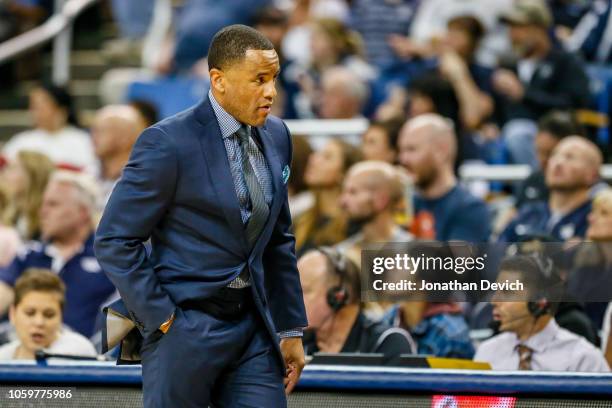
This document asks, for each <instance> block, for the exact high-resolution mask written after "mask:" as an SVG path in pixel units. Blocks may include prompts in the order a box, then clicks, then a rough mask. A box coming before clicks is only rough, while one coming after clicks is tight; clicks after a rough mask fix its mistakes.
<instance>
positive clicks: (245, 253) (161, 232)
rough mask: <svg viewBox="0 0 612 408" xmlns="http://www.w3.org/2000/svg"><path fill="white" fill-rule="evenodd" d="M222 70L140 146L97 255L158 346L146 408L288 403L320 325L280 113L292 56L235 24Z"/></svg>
mask: <svg viewBox="0 0 612 408" xmlns="http://www.w3.org/2000/svg"><path fill="white" fill-rule="evenodd" d="M208 65H209V70H210V81H211V90H210V92H209V93H208V96H207V97H205V98H204V100H203V101H202V102H201V103H200V104H199V105H198V106H195V107H194V108H192V109H189V110H187V111H185V112H182V113H179V114H177V115H175V116H173V117H171V118H168V119H166V120H164V121H162V122H160V123H158V124H156V125H154V126H152V127H150V128H148V129H146V130H145V131H144V132H143V133H142V135H140V137H139V138H138V141H137V142H136V145H135V146H134V149H133V151H132V155H131V157H130V160H129V162H128V164H127V166H126V167H125V169H124V171H123V175H122V177H121V179H120V181H119V182H118V184H117V186H116V187H115V189H114V191H113V193H112V195H111V197H110V200H109V203H108V205H107V207H106V211H105V213H104V216H103V217H102V221H101V222H100V226H99V229H98V232H97V236H96V243H95V250H96V255H97V257H98V260H99V261H100V264H101V265H102V267H103V269H104V270H105V272H106V273H107V274H108V276H109V278H110V279H111V281H112V282H113V283H114V284H115V285H116V287H117V288H118V290H119V292H120V294H121V296H122V298H123V301H124V303H125V305H126V306H127V309H128V311H129V314H130V317H131V318H132V320H133V321H134V322H135V323H136V326H137V327H138V329H139V331H140V332H141V334H142V336H143V338H144V340H143V344H142V347H141V350H140V353H141V356H142V365H143V390H144V391H143V392H144V397H143V398H144V405H145V406H146V407H206V406H208V404H210V405H212V406H215V407H234V406H241V407H264V406H265V407H283V406H286V396H285V395H286V393H289V392H291V390H292V389H293V387H294V385H295V383H296V382H297V380H298V378H299V375H300V373H301V371H302V368H303V366H304V353H303V348H302V343H301V336H302V329H303V328H304V327H306V326H307V321H306V314H305V310H304V302H303V297H302V289H301V285H300V279H299V274H298V271H297V267H296V259H295V254H294V238H293V236H292V235H291V234H290V232H289V229H290V224H291V219H290V214H289V209H288V204H287V179H288V177H289V164H290V162H291V139H290V134H289V131H288V129H287V127H286V126H285V124H284V123H283V122H282V121H281V120H280V119H278V118H276V117H273V116H269V113H270V106H271V105H272V103H273V101H274V97H275V96H276V91H275V81H276V78H277V76H278V73H279V69H280V68H279V61H278V56H277V54H276V52H275V51H274V48H273V46H272V44H271V43H270V42H269V41H268V40H267V39H266V38H265V37H264V36H263V35H261V34H260V33H259V32H257V31H256V30H254V29H252V28H249V27H246V26H242V25H234V26H228V27H226V28H224V29H222V30H220V31H219V32H218V33H217V34H216V35H215V37H214V39H213V41H212V43H211V45H210V49H209V52H208ZM148 239H150V240H151V251H150V253H149V251H146V250H145V246H144V242H145V241H147V240H148Z"/></svg>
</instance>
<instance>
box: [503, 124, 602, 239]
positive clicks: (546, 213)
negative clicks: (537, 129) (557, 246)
mask: <svg viewBox="0 0 612 408" xmlns="http://www.w3.org/2000/svg"><path fill="white" fill-rule="evenodd" d="M602 161H603V160H602V155H601V152H600V151H599V149H598V148H597V146H595V144H593V143H592V142H590V141H589V140H587V139H585V138H583V137H580V136H569V137H566V138H564V139H563V140H562V141H561V142H559V144H558V145H557V146H556V147H555V149H554V150H553V153H552V155H551V156H550V159H549V160H548V164H547V167H546V186H547V187H548V190H549V191H550V196H549V198H548V201H538V202H533V203H527V204H525V205H524V206H523V207H522V208H521V209H520V211H519V213H518V215H517V216H516V217H515V218H514V220H513V221H511V222H510V224H509V225H508V226H507V227H506V229H505V230H504V231H503V232H502V233H501V235H500V236H499V241H500V242H517V241H519V240H520V238H521V236H525V235H538V234H539V235H550V236H552V237H554V238H555V239H557V240H559V241H567V240H568V239H570V238H573V237H584V235H585V233H586V229H587V215H588V214H589V212H590V211H591V198H590V192H591V187H592V186H593V185H594V184H595V183H596V182H597V181H599V168H600V166H601V163H602Z"/></svg>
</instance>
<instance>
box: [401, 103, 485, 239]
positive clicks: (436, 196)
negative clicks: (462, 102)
mask: <svg viewBox="0 0 612 408" xmlns="http://www.w3.org/2000/svg"><path fill="white" fill-rule="evenodd" d="M398 147H399V161H400V163H401V165H402V166H404V167H405V168H406V170H408V172H409V173H410V174H411V175H412V177H413V178H414V183H415V186H416V189H417V191H416V194H415V199H414V212H415V216H414V222H413V226H412V232H413V233H414V234H415V236H416V237H417V238H424V239H436V240H440V241H448V240H463V241H468V242H486V241H487V240H488V238H489V233H490V221H489V212H488V209H487V207H486V205H485V203H484V202H483V201H481V200H479V199H478V198H476V197H474V196H473V195H471V194H470V193H469V192H468V191H466V190H465V189H464V188H463V187H461V186H459V184H458V182H457V178H456V177H455V173H454V172H453V163H454V161H455V155H456V154H457V145H456V138H455V134H454V131H453V127H452V125H451V124H450V123H449V122H448V121H447V120H445V119H444V118H442V117H441V116H439V115H435V114H426V115H421V116H418V117H416V118H414V119H411V120H409V121H408V122H407V123H406V124H405V125H404V127H403V128H402V130H401V132H400V136H399V140H398Z"/></svg>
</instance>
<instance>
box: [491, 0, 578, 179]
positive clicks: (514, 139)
mask: <svg viewBox="0 0 612 408" xmlns="http://www.w3.org/2000/svg"><path fill="white" fill-rule="evenodd" d="M502 21H503V22H505V23H507V24H508V25H509V27H510V38H511V40H512V44H513V48H514V51H515V53H516V54H517V58H518V62H517V63H516V66H513V67H509V68H512V69H508V68H500V69H498V70H497V71H496V72H495V73H494V75H493V86H494V88H495V90H496V91H497V92H498V93H499V94H501V96H502V98H501V100H500V103H501V110H502V116H503V122H504V123H505V126H504V129H503V130H502V133H503V134H504V140H505V143H506V146H507V148H508V151H509V153H510V156H511V159H512V161H513V162H514V163H520V164H529V165H531V166H532V167H533V168H534V169H535V168H537V160H536V155H535V150H534V148H533V138H534V136H535V133H536V129H535V128H536V126H535V123H534V121H535V120H537V119H538V118H539V117H541V116H542V115H544V114H545V113H546V112H548V111H549V110H551V109H564V110H570V109H579V108H584V107H586V106H587V105H588V103H589V100H590V93H589V81H588V77H587V74H586V72H585V69H584V66H583V64H582V63H581V62H580V61H579V59H578V58H577V57H575V56H574V55H572V54H570V53H567V52H565V51H564V50H562V49H558V48H556V47H555V46H554V44H553V43H552V41H551V38H550V36H549V33H548V30H549V29H550V27H551V24H552V16H551V12H550V9H549V8H548V6H547V5H546V2H545V0H518V1H517V2H516V3H515V5H514V7H513V9H512V10H510V11H508V12H507V13H505V14H504V15H503V17H502Z"/></svg>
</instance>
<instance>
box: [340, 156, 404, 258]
mask: <svg viewBox="0 0 612 408" xmlns="http://www.w3.org/2000/svg"><path fill="white" fill-rule="evenodd" d="M406 188H408V187H407V186H406V185H405V184H404V182H403V180H402V175H401V174H400V173H399V171H398V170H397V169H396V168H395V167H393V166H392V165H390V164H389V163H385V162H380V161H364V162H360V163H357V164H355V165H354V166H353V167H351V168H350V169H349V171H348V173H347V175H346V177H345V179H344V185H343V188H342V195H341V196H340V207H341V208H342V210H343V211H344V212H345V214H346V215H347V216H348V218H349V220H350V221H351V222H352V223H353V224H354V225H355V226H358V227H359V232H357V233H356V234H354V235H351V236H350V237H349V238H347V239H346V240H344V241H342V242H340V243H339V244H338V245H337V246H336V248H337V249H338V250H339V251H341V252H343V253H345V254H346V255H347V256H348V257H349V258H350V259H351V260H352V261H354V262H355V264H357V265H360V264H361V250H362V249H367V248H366V246H367V245H368V244H375V243H378V244H384V243H386V242H408V241H412V239H413V237H412V235H411V234H410V233H408V232H406V231H405V230H404V229H402V228H400V227H399V226H398V225H397V223H396V222H395V214H396V212H397V210H398V208H399V206H400V204H401V202H402V200H403V198H404V190H405V189H406Z"/></svg>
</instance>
